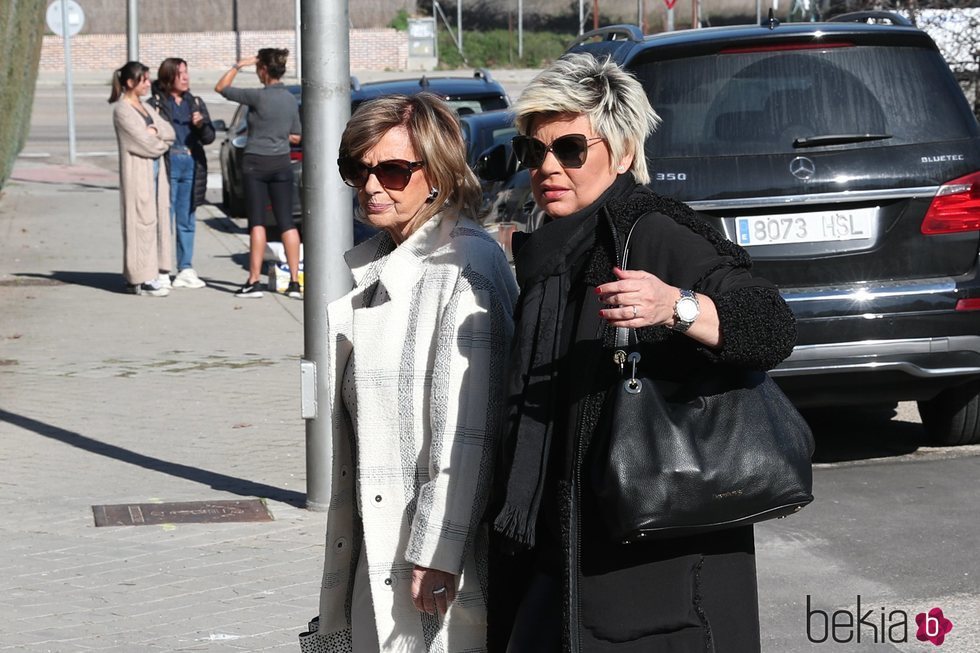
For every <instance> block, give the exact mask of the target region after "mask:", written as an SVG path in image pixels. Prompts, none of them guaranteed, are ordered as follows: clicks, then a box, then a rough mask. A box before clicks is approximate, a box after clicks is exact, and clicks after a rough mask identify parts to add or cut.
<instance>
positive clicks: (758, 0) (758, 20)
mask: <svg viewBox="0 0 980 653" xmlns="http://www.w3.org/2000/svg"><path fill="white" fill-rule="evenodd" d="M755 24H756V25H761V24H762V0H755Z"/></svg>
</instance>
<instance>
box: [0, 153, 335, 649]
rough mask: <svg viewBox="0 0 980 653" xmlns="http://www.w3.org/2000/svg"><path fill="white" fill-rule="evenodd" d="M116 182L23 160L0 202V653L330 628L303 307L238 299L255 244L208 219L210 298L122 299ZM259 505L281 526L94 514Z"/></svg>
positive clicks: (235, 643) (261, 636) (258, 640)
mask: <svg viewBox="0 0 980 653" xmlns="http://www.w3.org/2000/svg"><path fill="white" fill-rule="evenodd" d="M117 183H118V182H117V177H116V175H115V174H113V173H111V172H106V171H105V170H103V169H100V168H96V167H94V166H84V165H82V166H50V165H43V164H37V163H34V162H30V161H23V160H21V161H19V162H18V164H17V166H16V167H15V169H14V173H13V176H12V178H11V180H9V181H8V182H7V184H6V186H5V187H4V189H3V191H2V194H0V461H2V462H0V508H2V518H0V651H11V650H15V651H57V652H62V651H65V652H68V651H91V650H99V651H115V652H119V653H124V652H125V653H132V652H140V651H205V650H206V651H209V652H210V651H214V652H219V651H266V650H290V649H295V647H296V644H295V642H296V634H297V633H298V632H299V631H300V630H301V629H302V628H303V626H304V624H305V622H306V620H307V619H308V618H309V617H310V616H312V615H313V614H314V613H315V612H316V603H317V592H318V587H319V576H320V570H321V564H322V550H323V524H324V517H323V515H322V514H321V513H312V512H308V511H306V510H305V509H303V507H302V506H303V504H304V490H305V478H304V476H305V455H304V439H305V438H304V424H303V421H302V419H301V418H300V408H299V401H298V396H299V392H298V388H299V365H298V360H299V357H300V355H301V353H302V348H303V330H302V317H303V304H302V302H300V301H296V300H293V299H289V298H286V297H284V296H272V295H270V294H268V293H267V294H266V296H264V297H263V298H261V299H251V300H240V299H236V298H235V297H234V296H233V294H232V292H233V291H234V289H235V288H236V287H237V286H238V285H239V284H241V282H242V281H243V280H244V279H245V274H246V272H245V270H244V268H243V264H244V262H245V253H246V252H247V244H246V243H247V240H246V239H247V236H245V234H244V233H243V229H242V226H241V225H240V224H236V223H235V222H234V221H232V220H229V219H228V218H226V217H224V216H223V215H222V214H221V213H220V211H218V210H217V209H216V208H214V207H210V206H208V207H202V209H201V210H199V212H198V220H199V222H198V233H197V240H196V250H195V256H194V262H195V267H196V268H197V270H198V272H199V273H200V275H201V277H202V278H203V279H205V280H206V281H207V282H208V284H209V287H207V288H204V289H200V290H186V289H175V290H174V291H173V293H172V294H171V295H170V296H169V297H166V298H149V297H137V296H132V295H127V294H123V293H122V292H121V290H122V277H121V275H120V272H119V271H120V267H121V239H120V233H119V231H120V227H119V205H118V202H119V198H118V193H117V190H116V186H117ZM250 497H264V498H266V499H267V502H268V507H269V510H270V512H271V513H272V515H273V516H274V518H275V521H271V522H265V523H223V524H210V525H209V524H177V525H164V526H131V527H108V528H96V527H95V525H94V521H93V515H92V506H93V505H97V504H118V503H151V502H163V501H194V500H215V499H242V498H250Z"/></svg>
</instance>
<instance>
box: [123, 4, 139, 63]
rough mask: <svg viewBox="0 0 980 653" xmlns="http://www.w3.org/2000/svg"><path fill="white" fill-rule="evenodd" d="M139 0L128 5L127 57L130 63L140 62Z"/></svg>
mask: <svg viewBox="0 0 980 653" xmlns="http://www.w3.org/2000/svg"><path fill="white" fill-rule="evenodd" d="M139 16H140V10H139V0H128V2H127V3H126V56H127V57H128V58H129V61H139V60H140V27H139V24H140V17H139Z"/></svg>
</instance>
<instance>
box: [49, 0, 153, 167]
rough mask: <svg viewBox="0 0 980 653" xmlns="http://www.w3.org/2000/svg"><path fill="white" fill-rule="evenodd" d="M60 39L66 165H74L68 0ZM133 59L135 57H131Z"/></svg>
mask: <svg viewBox="0 0 980 653" xmlns="http://www.w3.org/2000/svg"><path fill="white" fill-rule="evenodd" d="M61 39H62V42H63V43H64V44H65V102H66V103H67V104H68V165H75V93H74V90H73V88H74V84H73V82H72V74H71V32H69V31H68V0H61ZM131 61H135V59H131Z"/></svg>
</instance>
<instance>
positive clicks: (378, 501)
mask: <svg viewBox="0 0 980 653" xmlns="http://www.w3.org/2000/svg"><path fill="white" fill-rule="evenodd" d="M382 501H384V499H383V498H382V497H381V495H380V494H376V495H375V496H374V503H375V505H379V506H380V505H381V502H382Z"/></svg>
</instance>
